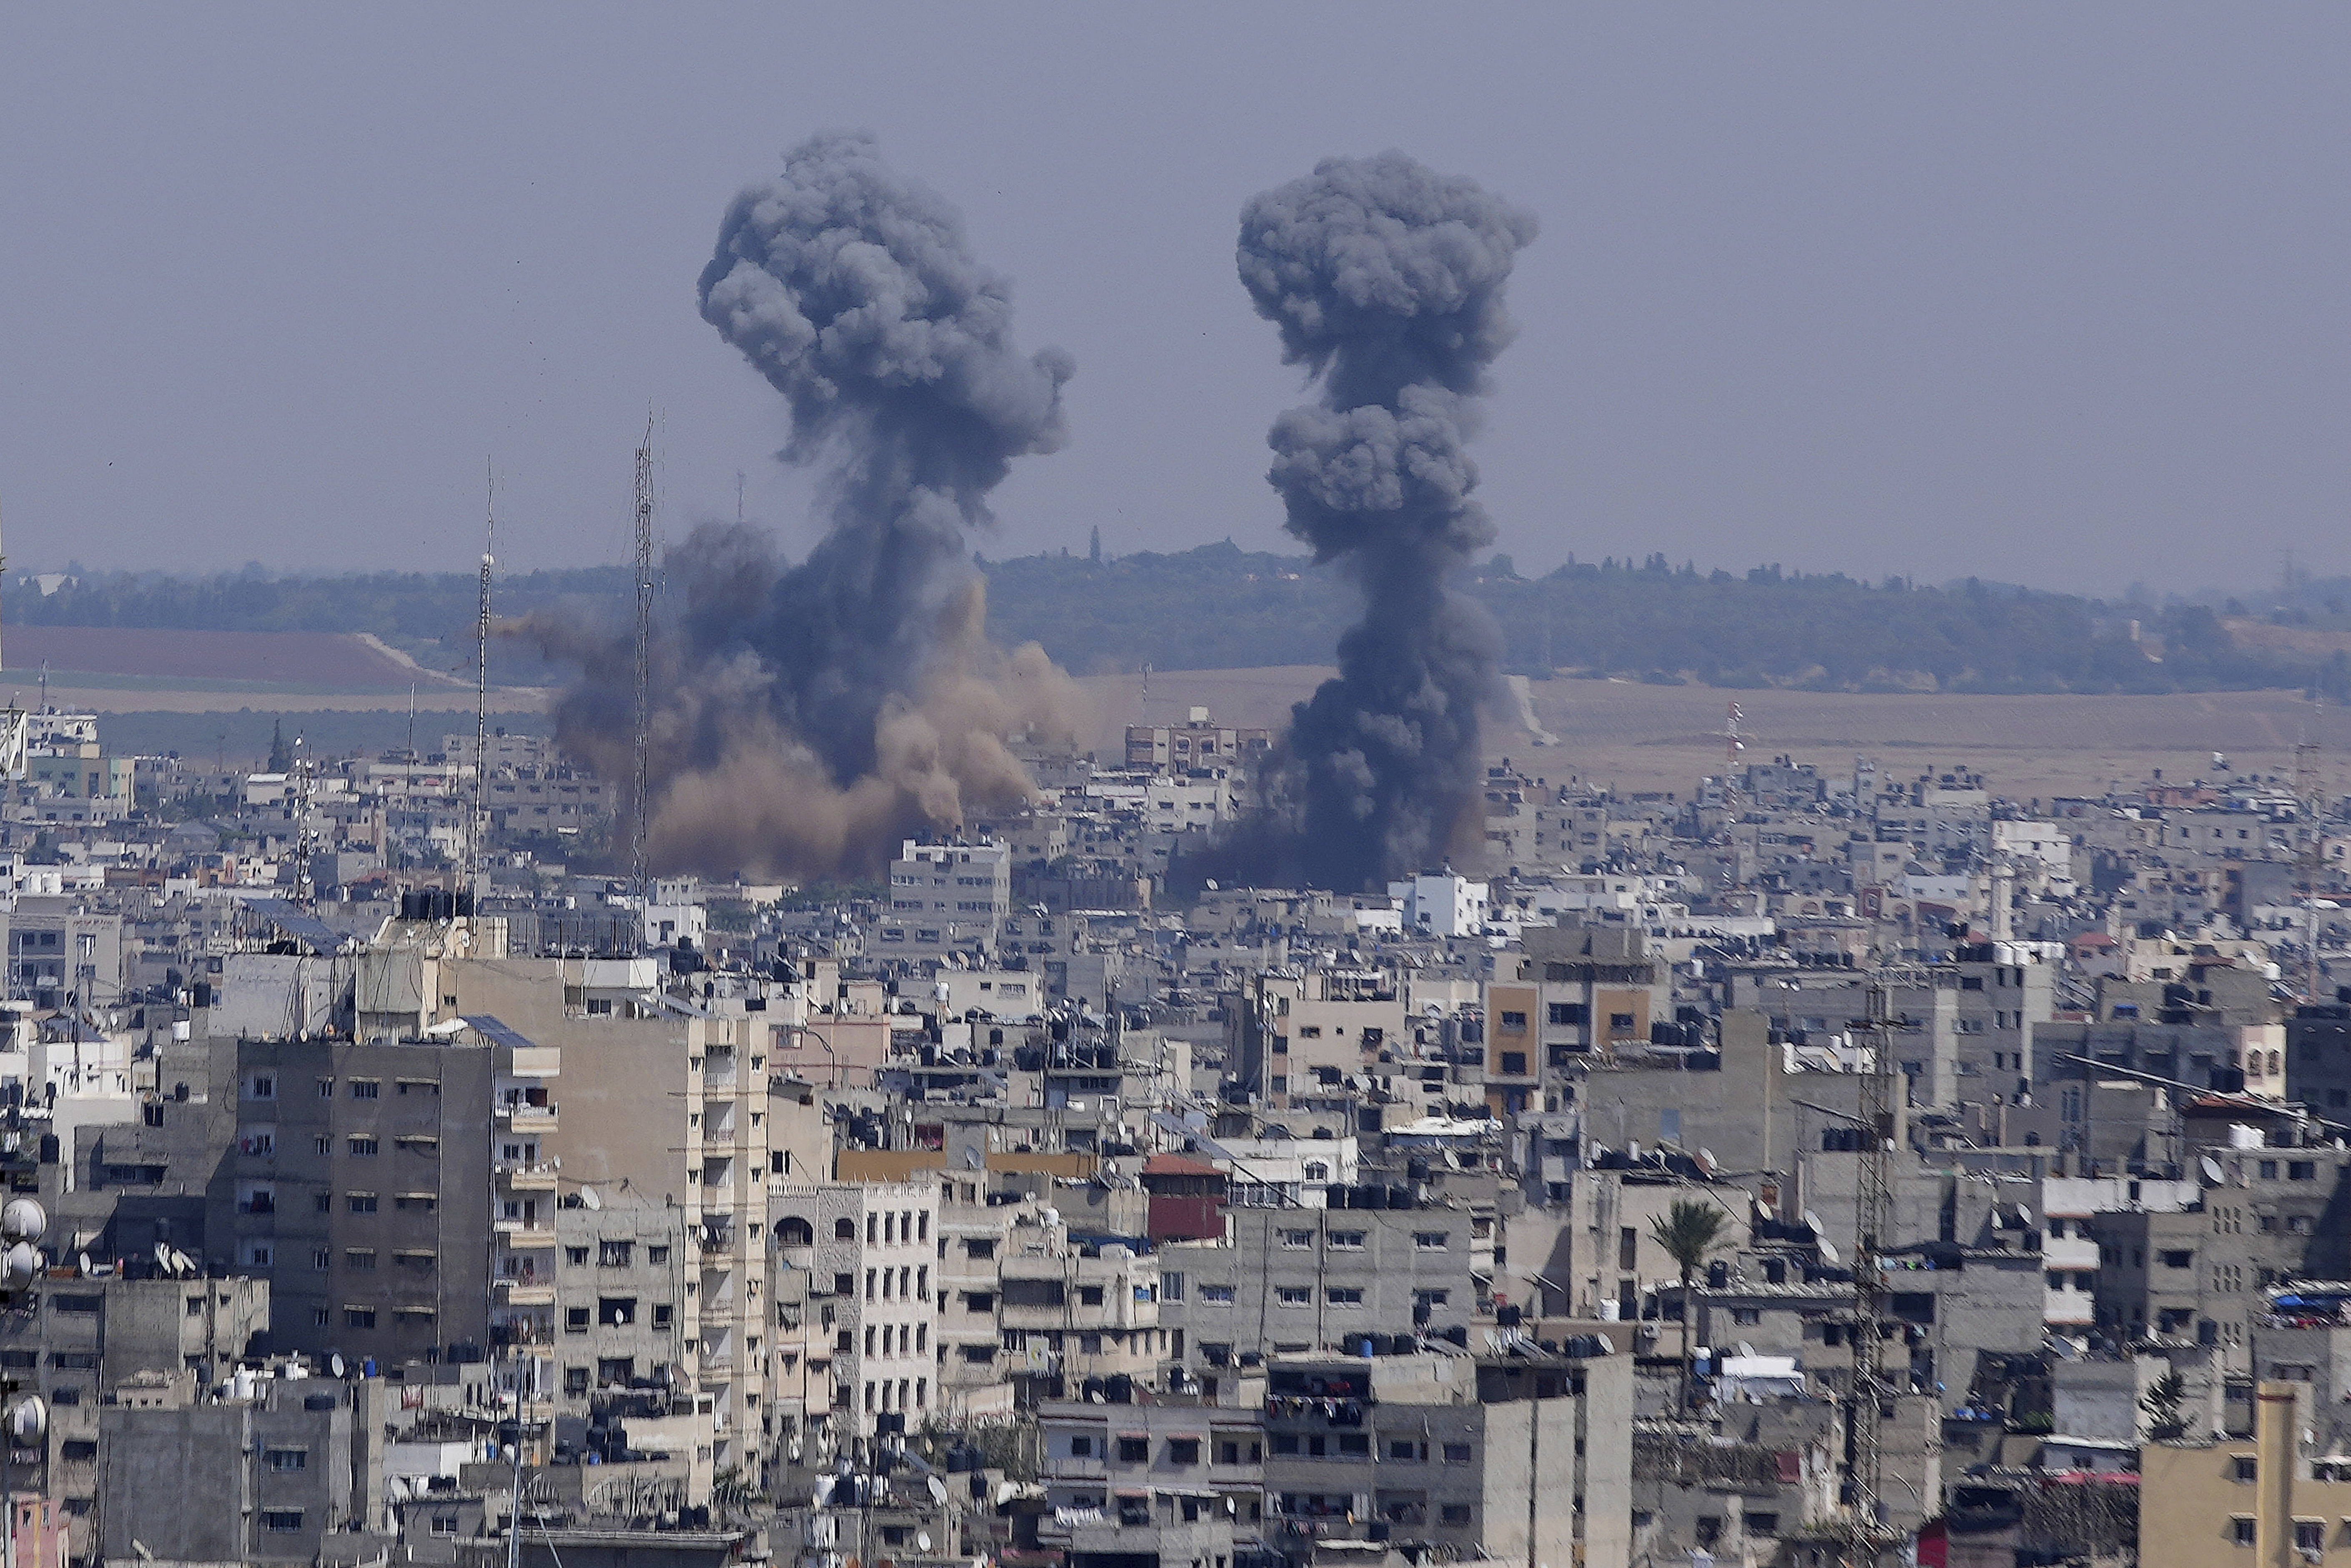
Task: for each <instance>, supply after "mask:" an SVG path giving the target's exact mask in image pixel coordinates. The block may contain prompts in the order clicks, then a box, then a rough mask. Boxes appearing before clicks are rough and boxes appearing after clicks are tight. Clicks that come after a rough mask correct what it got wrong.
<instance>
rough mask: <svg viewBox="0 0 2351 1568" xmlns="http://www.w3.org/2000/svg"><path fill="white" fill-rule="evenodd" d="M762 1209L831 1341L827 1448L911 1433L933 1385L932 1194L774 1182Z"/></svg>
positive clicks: (919, 1188) (891, 1186)
mask: <svg viewBox="0 0 2351 1568" xmlns="http://www.w3.org/2000/svg"><path fill="white" fill-rule="evenodd" d="M768 1206H769V1210H770V1212H772V1213H774V1214H776V1215H777V1216H778V1218H777V1220H776V1225H777V1230H776V1237H777V1240H778V1242H779V1243H780V1246H781V1252H780V1256H781V1257H782V1259H783V1260H784V1261H785V1262H786V1263H787V1264H788V1265H789V1267H792V1268H795V1269H799V1270H804V1271H805V1272H806V1273H807V1274H808V1276H809V1283H808V1294H809V1299H810V1307H811V1308H812V1310H813V1311H814V1312H815V1313H816V1317H817V1322H816V1324H815V1328H816V1330H817V1333H818V1337H819V1338H820V1339H825V1340H827V1341H829V1343H828V1344H827V1347H826V1349H827V1354H828V1359H829V1362H830V1369H831V1378H832V1390H831V1399H830V1401H829V1406H830V1408H831V1419H832V1420H833V1421H834V1422H836V1423H838V1427H840V1428H845V1429H843V1430H837V1431H836V1433H835V1441H836V1442H841V1441H845V1440H846V1439H848V1438H852V1437H857V1438H870V1437H873V1436H874V1435H875V1434H876V1433H879V1432H882V1431H883V1430H885V1429H886V1430H888V1431H892V1432H903V1431H904V1430H906V1429H907V1427H908V1426H909V1424H910V1423H912V1424H919V1423H920V1422H921V1420H922V1419H923V1416H924V1414H925V1413H926V1412H928V1411H929V1410H931V1409H932V1408H934V1394H935V1388H936V1385H937V1380H938V1371H937V1358H938V1343H937V1341H938V1329H939V1311H940V1309H939V1298H938V1295H937V1293H936V1291H935V1289H934V1285H933V1272H934V1270H935V1269H936V1268H937V1267H938V1260H939V1253H938V1249H939V1243H940V1237H939V1235H938V1234H937V1227H938V1206H939V1188H938V1186H937V1185H936V1184H935V1183H934V1182H931V1181H919V1180H918V1181H907V1182H870V1183H858V1184H852V1183H845V1182H844V1183H801V1182H787V1181H781V1180H777V1181H773V1182H772V1183H771V1186H770V1191H769V1194H768Z"/></svg>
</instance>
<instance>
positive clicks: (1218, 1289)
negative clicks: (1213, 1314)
mask: <svg viewBox="0 0 2351 1568" xmlns="http://www.w3.org/2000/svg"><path fill="white" fill-rule="evenodd" d="M1200 1300H1201V1301H1204V1302H1206V1303H1207V1305H1209V1306H1212V1307H1229V1306H1231V1305H1232V1304H1233V1288H1232V1287H1231V1286H1230V1285H1203V1286H1201V1287H1200Z"/></svg>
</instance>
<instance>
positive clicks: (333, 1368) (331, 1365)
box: [327, 1351, 343, 1377]
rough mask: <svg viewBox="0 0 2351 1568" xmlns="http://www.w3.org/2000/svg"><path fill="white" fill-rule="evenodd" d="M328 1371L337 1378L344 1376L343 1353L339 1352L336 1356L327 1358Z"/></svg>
mask: <svg viewBox="0 0 2351 1568" xmlns="http://www.w3.org/2000/svg"><path fill="white" fill-rule="evenodd" d="M327 1370H328V1371H329V1372H330V1373H332V1374H334V1375H336V1376H337V1377H340V1376H341V1375H343V1353H342V1352H341V1351H337V1352H335V1354H332V1355H330V1356H329V1357H327Z"/></svg>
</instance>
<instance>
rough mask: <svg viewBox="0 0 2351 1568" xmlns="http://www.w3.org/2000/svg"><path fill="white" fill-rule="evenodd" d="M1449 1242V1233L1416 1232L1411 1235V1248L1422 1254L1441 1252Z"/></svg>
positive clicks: (1434, 1231)
mask: <svg viewBox="0 0 2351 1568" xmlns="http://www.w3.org/2000/svg"><path fill="white" fill-rule="evenodd" d="M1450 1242H1451V1237H1450V1235H1449V1233H1447V1232H1446V1231H1443V1230H1416V1231H1414V1232H1413V1233H1412V1244H1413V1246H1414V1247H1415V1248H1416V1249H1418V1250H1420V1251H1423V1252H1442V1251H1444V1250H1445V1249H1446V1248H1447V1246H1448V1245H1449V1244H1450Z"/></svg>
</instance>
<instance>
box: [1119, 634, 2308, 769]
mask: <svg viewBox="0 0 2351 1568" xmlns="http://www.w3.org/2000/svg"><path fill="white" fill-rule="evenodd" d="M1329 673H1330V672H1328V671H1327V670H1322V669H1318V668H1316V667H1314V666H1311V665H1284V666H1279V667H1275V668H1270V669H1259V670H1164V671H1159V672H1155V674H1153V675H1152V677H1151V692H1150V697H1149V700H1148V702H1147V703H1146V702H1144V700H1143V692H1142V677H1141V676H1139V675H1100V676H1090V677H1087V678H1086V679H1085V680H1083V681H1082V682H1081V685H1083V686H1084V687H1085V688H1086V689H1087V690H1088V691H1089V692H1090V693H1091V694H1092V696H1093V698H1094V701H1095V703H1096V705H1097V714H1096V723H1095V735H1094V739H1093V742H1092V744H1093V746H1094V747H1095V750H1096V755H1098V756H1102V757H1111V756H1115V755H1117V753H1118V750H1119V747H1120V746H1121V744H1122V740H1121V735H1122V731H1123V727H1124V726H1125V725H1127V724H1129V723H1143V722H1145V721H1146V720H1147V721H1148V722H1150V723H1155V724H1166V723H1180V722H1181V721H1182V719H1183V717H1184V714H1185V710H1186V708H1187V707H1189V706H1192V705H1193V704H1201V705H1205V706H1207V707H1208V708H1209V710H1210V711H1211V712H1212V713H1214V714H1215V715H1216V716H1217V719H1218V720H1219V721H1220V722H1225V723H1231V724H1240V725H1280V724H1281V723H1282V722H1284V721H1285V720H1286V719H1287V718H1288V716H1289V712H1290V704H1291V703H1293V702H1296V701H1298V700H1299V699H1301V698H1302V697H1304V696H1305V695H1308V694H1309V693H1310V692H1311V691H1312V690H1313V688H1314V685H1315V683H1316V682H1318V681H1320V680H1322V679H1323V678H1324V677H1325V676H1327V675H1328V674H1329ZM1531 695H1532V697H1533V702H1534V708H1535V714H1536V716H1537V718H1538V719H1539V720H1540V721H1541V724H1542V726H1543V727H1544V728H1545V729H1547V730H1549V731H1550V732H1551V733H1552V735H1553V736H1555V737H1557V740H1558V744H1556V745H1553V746H1541V747H1538V746H1535V745H1534V744H1532V737H1531V736H1530V735H1529V734H1528V732H1527V731H1526V729H1525V728H1524V727H1521V726H1520V725H1519V724H1518V723H1517V722H1516V721H1515V719H1506V720H1499V721H1498V722H1496V723H1495V724H1493V725H1491V726H1489V728H1488V731H1487V737H1488V745H1487V750H1488V752H1489V757H1490V758H1493V759H1496V760H1499V758H1504V757H1508V758H1510V760H1511V761H1512V762H1513V763H1514V764H1516V765H1517V766H1518V767H1520V768H1523V769H1524V770H1526V771H1527V772H1529V773H1532V774H1536V775H1539V776H1541V777H1543V778H1545V779H1551V780H1552V781H1553V782H1557V781H1559V780H1561V779H1571V778H1573V779H1587V780H1600V781H1604V782H1609V783H1613V784H1614V785H1615V786H1616V787H1617V788H1618V789H1626V790H1637V789H1671V790H1674V791H1676V792H1677V793H1685V792H1687V790H1688V789H1689V788H1690V786H1691V785H1692V783H1693V782H1694V781H1696V780H1697V779H1698V778H1699V777H1700V776H1702V775H1704V774H1708V773H1719V772H1720V771H1721V770H1722V764H1723V741H1722V739H1721V732H1722V729H1723V726H1724V721H1725V717H1726V711H1727V708H1728V706H1729V704H1730V703H1731V702H1733V701H1736V702H1737V703H1738V704H1739V705H1740V707H1741V708H1742V709H1743V710H1744V712H1745V715H1746V716H1745V718H1744V720H1743V721H1742V723H1741V725H1740V727H1741V729H1742V730H1743V731H1744V732H1745V733H1746V736H1747V752H1746V756H1747V757H1748V758H1750V759H1753V760H1763V759H1768V758H1772V757H1776V756H1782V755H1787V756H1792V757H1793V758H1795V759H1796V760H1797V761H1798V762H1800V763H1802V762H1809V763H1812V764H1813V765H1814V766H1815V767H1817V768H1820V769H1821V771H1822V772H1823V773H1824V774H1826V773H1842V772H1850V771H1851V769H1852V767H1853V759H1854V758H1855V756H1856V755H1867V756H1874V757H1876V759H1877V762H1878V767H1879V769H1880V771H1881V774H1882V775H1883V776H1884V777H1886V778H1892V779H1902V778H1910V777H1915V776H1916V775H1917V774H1920V773H1924V772H1927V771H1928V770H1929V769H1930V768H1931V769H1932V770H1934V771H1937V772H1941V771H1945V770H1947V769H1949V768H1953V767H1955V766H1965V767H1969V768H1980V769H1981V770H1982V771H1983V772H1985V773H1986V774H1987V775H1989V776H1990V778H1991V782H1992V784H1993V787H1994V788H1995V789H1998V790H2000V791H2001V793H2003V794H2007V795H2011V796H2015V797H2018V798H2022V799H2025V800H2032V799H2034V798H2046V797H2049V796H2052V795H2074V794H2090V793H2096V792H2101V791H2103V790H2105V789H2106V788H2107V787H2108V786H2109V785H2110V784H2111V783H2113V781H2115V780H2116V779H2120V780H2122V781H2124V782H2125V783H2136V782H2137V781H2138V780H2140V779H2144V778H2146V777H2147V774H2148V773H2149V772H2150V771H2151V770H2153V769H2155V768H2161V769H2163V771H2164V774H2165V776H2166V777H2167V778H2169V779H2183V780H2184V779H2191V778H2196V777H2199V776H2210V775H2211V773H2212V772H2213V768H2212V756H2211V754H2212V753H2213V752H2215V751H2220V752H2225V753H2227V755H2228V757H2229V760H2230V762H2231V765H2232V766H2233V767H2234V768H2236V770H2237V771H2238V772H2240V773H2243V772H2266V773H2279V774H2287V773H2290V771H2291V769H2292V768H2293V760H2294V758H2293V751H2294V745H2295V743H2296V742H2297V741H2299V740H2302V739H2304V737H2308V738H2310V739H2314V740H2316V741H2317V742H2319V743H2320V745H2321V746H2322V747H2325V750H2324V751H2323V752H2322V754H2321V761H2322V765H2323V766H2326V767H2328V768H2329V771H2330V781H2331V782H2332V783H2334V784H2335V787H2337V788H2346V787H2351V759H2346V758H2345V750H2346V747H2351V714H2346V713H2344V712H2341V711H2338V710H2336V709H2333V708H2321V709H2314V708H2313V707H2312V706H2311V705H2310V704H2308V703H2306V702H2304V701H2303V700H2302V698H2301V696H2300V695H2299V694H2297V693H2294V692H2284V691H2267V692H2211V693H2175V694H2169V695H2160V696H1919V695H1906V694H1876V693H1864V694H1854V693H1842V692H1830V693H1814V692H1785V691H1725V690H1722V689H1719V688H1716V687H1710V686H1653V685H1641V684H1639V683H1636V682H1623V681H1576V680H1552V681H1535V682H1532V683H1531ZM2329 759H2334V760H2333V761H2332V762H2331V763H2330V761H2329Z"/></svg>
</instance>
